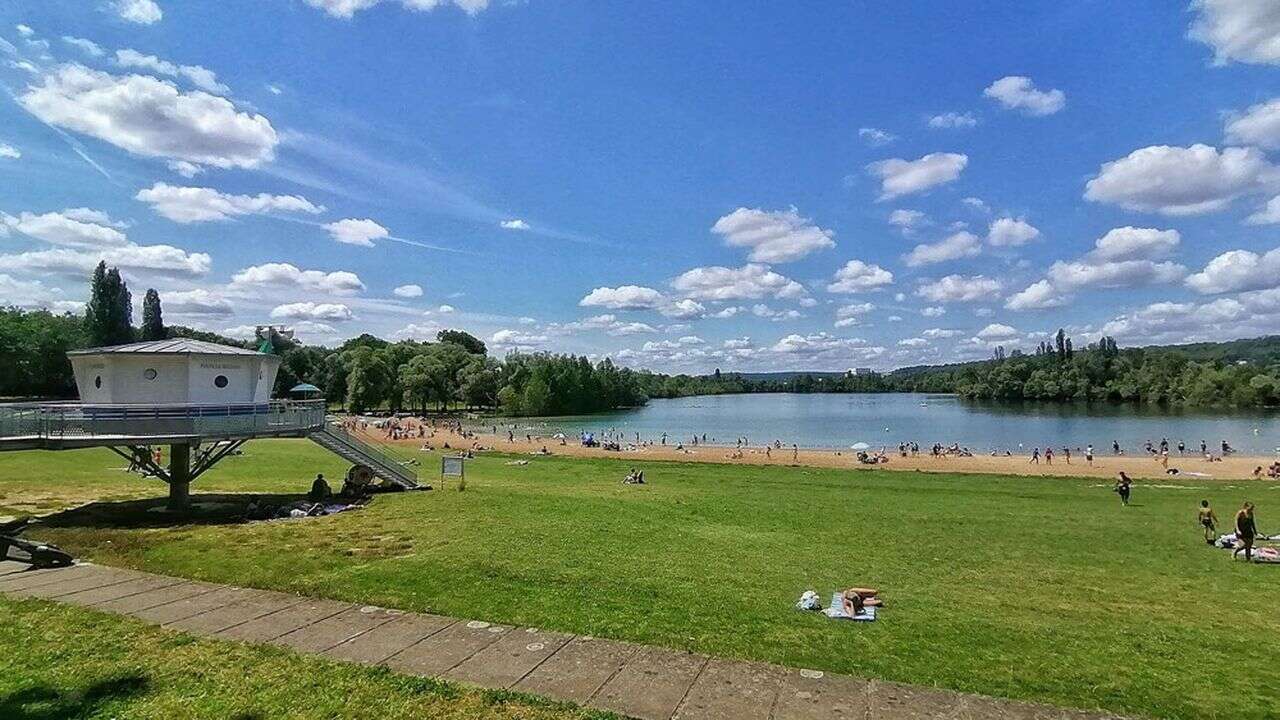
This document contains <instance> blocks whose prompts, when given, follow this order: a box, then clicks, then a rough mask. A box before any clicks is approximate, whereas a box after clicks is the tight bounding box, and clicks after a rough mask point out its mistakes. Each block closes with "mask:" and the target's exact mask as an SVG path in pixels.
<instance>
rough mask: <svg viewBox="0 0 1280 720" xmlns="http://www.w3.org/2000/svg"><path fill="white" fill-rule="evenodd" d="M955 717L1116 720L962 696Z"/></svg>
mask: <svg viewBox="0 0 1280 720" xmlns="http://www.w3.org/2000/svg"><path fill="white" fill-rule="evenodd" d="M955 717H956V720H1118V718H1116V716H1114V715H1106V714H1097V713H1091V712H1087V711H1084V710H1068V709H1066V708H1058V707H1053V706H1051V705H1038V704H1034V703H1024V702H1018V701H1016V700H1001V699H999V698H991V697H983V696H981V695H962V696H961V700H960V708H959V712H957V713H956V716H955Z"/></svg>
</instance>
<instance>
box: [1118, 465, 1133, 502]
mask: <svg viewBox="0 0 1280 720" xmlns="http://www.w3.org/2000/svg"><path fill="white" fill-rule="evenodd" d="M1115 490H1116V494H1117V495H1119V496H1120V503H1121V504H1122V505H1124V506H1125V507H1128V506H1129V494H1130V493H1132V492H1133V481H1132V480H1130V479H1129V476H1128V475H1125V474H1124V471H1123V470H1121V471H1120V477H1119V479H1117V480H1116V488H1115Z"/></svg>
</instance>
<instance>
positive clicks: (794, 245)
mask: <svg viewBox="0 0 1280 720" xmlns="http://www.w3.org/2000/svg"><path fill="white" fill-rule="evenodd" d="M711 232H713V233H715V234H717V235H720V236H721V237H723V238H724V241H725V244H727V245H729V246H731V247H745V248H750V250H751V251H750V253H749V254H748V256H747V257H748V259H749V260H751V261H752V262H765V263H783V262H791V261H793V260H799V259H800V258H803V257H805V256H806V255H809V254H810V253H813V252H817V251H818V250H826V249H828V248H833V247H835V246H836V244H835V241H834V240H832V239H831V238H832V236H833V235H835V233H833V232H832V231H830V230H824V229H822V228H820V227H818V226H817V225H814V224H813V223H812V222H810V220H809V219H808V218H804V217H801V216H800V214H799V212H798V211H797V210H796V209H795V208H794V207H793V208H791V209H790V210H777V211H766V210H761V209H759V208H745V207H740V208H738V209H737V210H734V211H733V212H731V213H729V214H728V215H725V216H724V217H722V218H720V219H719V220H717V221H716V224H715V225H713V226H712V227H711Z"/></svg>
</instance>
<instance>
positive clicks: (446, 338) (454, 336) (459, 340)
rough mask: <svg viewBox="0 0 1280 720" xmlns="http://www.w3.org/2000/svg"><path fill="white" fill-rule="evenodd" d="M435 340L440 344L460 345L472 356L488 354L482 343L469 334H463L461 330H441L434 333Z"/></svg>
mask: <svg viewBox="0 0 1280 720" xmlns="http://www.w3.org/2000/svg"><path fill="white" fill-rule="evenodd" d="M436 340H439V341H440V342H442V343H453V344H454V345H461V346H462V347H463V348H466V351H467V352H469V353H471V354H472V355H484V354H486V353H487V352H488V348H486V347H485V346H484V341H482V340H480V338H477V337H476V336H474V335H472V334H471V333H467V332H463V331H461V330H441V331H440V332H438V333H436Z"/></svg>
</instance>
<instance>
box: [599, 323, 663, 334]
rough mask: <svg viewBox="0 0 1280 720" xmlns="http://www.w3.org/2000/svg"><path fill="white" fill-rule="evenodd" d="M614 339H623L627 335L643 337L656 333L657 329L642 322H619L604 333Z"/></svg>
mask: <svg viewBox="0 0 1280 720" xmlns="http://www.w3.org/2000/svg"><path fill="white" fill-rule="evenodd" d="M605 332H606V333H607V334H609V335H612V336H614V337H625V336H627V335H644V334H652V333H656V332H658V329H657V328H655V327H653V326H652V325H649V324H648V323H642V322H620V323H617V324H615V325H613V326H611V327H610V328H609V329H608V330H606V331H605Z"/></svg>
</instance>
